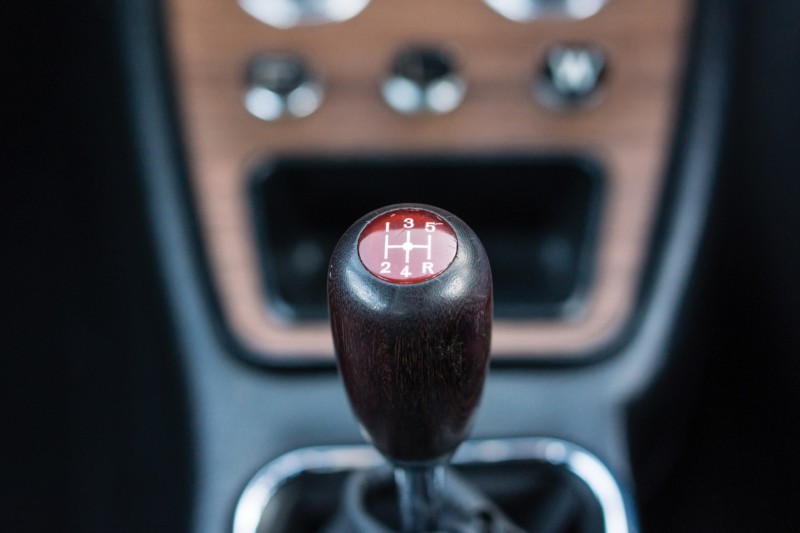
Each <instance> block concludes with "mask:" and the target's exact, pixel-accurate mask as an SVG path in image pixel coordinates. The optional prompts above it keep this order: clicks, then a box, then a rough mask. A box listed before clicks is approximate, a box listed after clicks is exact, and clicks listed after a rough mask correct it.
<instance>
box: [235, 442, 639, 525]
mask: <svg viewBox="0 0 800 533" xmlns="http://www.w3.org/2000/svg"><path fill="white" fill-rule="evenodd" d="M510 461H541V462H546V463H549V464H552V465H556V466H563V467H565V468H566V469H568V470H569V471H570V472H572V473H573V474H574V475H575V476H577V477H578V478H579V479H581V480H582V481H583V482H584V483H585V484H586V486H587V487H588V488H589V490H590V491H591V492H592V494H593V495H594V497H595V498H596V499H597V502H598V504H599V506H600V509H601V511H602V515H603V525H604V530H605V531H606V532H607V533H637V531H638V525H637V521H636V513H635V511H634V507H633V504H632V500H631V498H630V496H628V493H627V492H626V491H624V490H623V489H622V487H621V485H620V483H619V481H618V480H617V479H616V478H615V477H614V475H613V474H612V473H611V471H610V470H609V469H608V467H606V465H604V464H603V462H602V461H600V460H599V459H598V458H597V457H596V456H594V455H593V454H591V453H590V452H588V451H587V450H585V449H584V448H581V447H580V446H578V445H576V444H573V443H571V442H568V441H564V440H560V439H554V438H548V437H524V438H510V439H489V440H472V441H467V442H464V443H463V444H462V445H461V447H460V448H459V449H458V451H457V452H456V455H455V457H454V458H453V461H452V464H454V465H481V464H483V465H487V464H498V463H504V462H510ZM382 464H385V460H384V459H383V457H381V456H380V455H379V454H378V452H376V451H375V450H374V449H373V448H372V447H370V446H367V445H350V446H317V447H310V448H301V449H298V450H294V451H291V452H289V453H286V454H284V455H281V456H280V457H278V458H276V459H275V460H273V461H271V462H270V463H268V464H267V465H265V466H264V467H262V468H261V469H260V470H259V471H258V472H256V474H255V475H254V476H253V478H252V479H251V480H250V481H249V482H248V483H247V485H246V486H245V488H244V491H243V492H242V495H241V496H240V497H239V501H238V503H237V504H236V509H235V511H234V516H233V533H256V532H257V531H258V527H259V525H260V523H261V518H262V516H263V515H264V511H265V510H266V509H267V506H268V505H269V503H270V501H271V500H272V498H273V497H274V496H275V495H276V494H277V493H278V491H279V490H280V489H281V487H283V486H284V485H285V484H286V483H288V482H289V481H291V480H292V479H294V478H296V477H298V476H300V475H302V474H335V473H340V472H345V471H347V470H354V469H359V468H369V467H375V466H380V465H382Z"/></svg>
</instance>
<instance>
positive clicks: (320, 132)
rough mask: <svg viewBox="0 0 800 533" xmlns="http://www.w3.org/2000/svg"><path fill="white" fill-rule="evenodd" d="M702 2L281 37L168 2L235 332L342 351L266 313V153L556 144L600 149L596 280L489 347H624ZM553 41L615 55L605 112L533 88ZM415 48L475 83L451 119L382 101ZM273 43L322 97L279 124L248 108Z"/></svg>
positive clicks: (194, 151)
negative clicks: (578, 302)
mask: <svg viewBox="0 0 800 533" xmlns="http://www.w3.org/2000/svg"><path fill="white" fill-rule="evenodd" d="M691 7H692V6H691V0H670V1H665V0H613V1H611V2H609V4H608V5H607V6H606V7H605V8H604V9H603V10H602V11H601V12H600V13H598V14H597V15H595V16H593V17H591V18H589V19H585V20H581V21H569V22H567V21H549V22H548V21H542V22H534V23H530V24H519V23H515V22H512V21H509V20H506V19H504V18H503V17H501V16H499V15H497V14H496V13H494V12H493V11H492V10H491V9H489V8H488V7H487V6H485V5H484V4H483V2H480V1H478V0H437V1H436V2H431V1H430V0H404V1H403V2H393V1H390V0H373V2H372V3H371V4H370V5H369V6H368V7H367V8H366V9H365V10H364V11H363V13H361V14H360V15H359V16H357V17H355V18H354V19H352V20H349V21H347V22H344V23H340V24H331V25H326V26H319V27H314V28H295V29H291V30H279V29H274V28H270V27H269V26H266V25H264V24H262V23H260V22H258V21H256V20H255V19H253V18H251V17H250V16H249V15H247V14H246V13H245V12H244V11H242V10H241V9H240V8H239V7H238V5H237V4H236V2H235V1H233V0H168V1H167V32H168V38H169V40H170V47H171V52H172V64H173V67H174V70H175V79H176V84H177V91H176V92H177V95H178V101H179V113H180V121H181V129H182V132H183V137H184V140H185V143H186V153H187V154H188V167H189V172H190V176H189V181H190V184H191V187H192V193H193V199H194V202H195V205H196V212H197V216H198V219H199V226H200V233H201V236H202V239H203V244H204V248H205V250H206V251H207V260H208V263H209V270H210V272H211V278H212V281H213V285H214V289H215V294H216V296H217V298H218V299H219V304H220V307H221V309H222V315H223V317H224V320H225V321H226V323H227V326H228V327H229V328H230V330H231V331H232V333H233V336H234V337H235V338H236V339H237V341H238V342H239V343H241V344H242V345H243V347H244V348H245V349H246V350H247V351H248V352H249V353H252V354H256V356H257V357H258V358H259V359H262V358H263V360H264V361H275V362H282V363H287V362H289V363H291V362H293V361H298V362H310V361H319V360H332V357H333V351H332V342H331V336H330V330H329V326H328V325H327V323H301V324H290V323H286V322H284V321H283V320H282V319H281V318H280V316H278V315H277V314H275V313H273V312H271V311H270V306H269V305H267V303H268V298H269V296H268V294H267V293H266V290H265V287H264V286H263V276H262V275H261V272H260V268H261V267H260V265H259V254H258V251H257V249H256V245H255V243H256V238H255V232H254V228H253V227H252V219H251V215H250V212H249V204H248V200H247V180H248V177H249V176H250V173H251V170H252V169H253V168H254V165H256V164H257V162H259V161H261V160H263V158H265V157H273V156H279V155H282V154H312V155H317V156H336V155H337V154H346V155H351V154H354V153H359V154H365V155H370V154H387V153H388V154H397V155H413V154H438V153H443V154H454V155H458V154H474V153H493V154H496V153H513V154H519V153H534V154H535V153H540V154H546V153H550V152H554V151H555V152H558V153H589V154H591V155H592V156H593V157H594V158H595V159H596V160H598V161H600V162H601V163H602V164H603V165H604V167H605V170H606V175H607V190H606V191H605V203H604V206H603V212H602V216H601V219H602V225H601V228H600V229H599V232H598V233H599V246H598V251H597V259H596V261H597V264H596V265H595V276H594V279H593V283H592V286H591V288H590V290H589V293H588V298H587V300H586V303H585V305H584V306H583V307H582V308H581V309H580V310H579V311H578V312H576V313H575V314H573V315H570V316H569V317H567V318H562V319H558V320H552V319H547V320H545V319H543V320H530V321H511V320H498V321H496V323H495V327H494V334H493V346H492V351H493V353H494V354H495V355H496V356H497V357H500V358H509V359H519V358H525V359H533V360H536V359H542V358H547V359H553V358H556V359H566V360H572V359H575V358H580V357H582V356H583V355H584V354H587V353H589V352H593V351H596V350H598V349H599V348H600V347H602V346H603V345H605V344H606V343H608V342H610V341H612V340H613V339H614V338H616V337H617V336H618V335H619V333H620V332H621V331H622V329H623V327H624V326H625V324H626V323H627V322H628V320H629V319H630V318H631V315H632V312H633V309H634V305H635V301H636V297H637V291H638V289H639V286H640V282H641V277H642V272H643V266H644V261H645V255H646V251H647V248H648V240H649V238H650V237H651V234H652V230H653V225H654V219H655V213H656V212H657V207H658V201H659V196H660V193H661V191H662V188H663V186H664V179H665V167H666V162H667V161H666V160H667V156H668V151H669V148H670V146H669V144H670V142H669V141H670V139H671V134H672V126H673V123H674V117H675V112H676V108H677V95H678V90H679V85H680V81H681V75H682V72H683V69H682V66H683V58H684V52H685V50H684V48H685V44H686V37H687V34H688V26H689V23H690V19H691V17H690V15H691ZM559 42H585V43H592V44H596V45H599V46H601V47H602V48H603V49H604V50H605V51H606V52H607V54H608V57H609V62H610V64H609V72H608V76H607V77H606V80H605V83H604V87H603V95H602V99H601V101H600V102H599V104H598V105H595V106H593V107H591V108H587V109H582V110H578V111H561V112H559V111H553V110H551V109H548V108H546V107H544V106H541V105H538V104H537V103H536V102H535V100H534V99H533V98H532V97H531V92H530V85H531V79H532V75H533V72H534V71H535V69H536V66H537V65H538V64H540V63H541V61H542V57H543V54H544V53H545V52H546V50H547V49H548V47H549V46H551V45H552V44H553V43H559ZM409 43H412V44H413V43H436V44H441V45H442V46H445V47H447V48H448V49H449V50H451V51H452V52H453V54H454V56H455V57H457V58H458V60H459V61H458V64H459V67H460V69H461V73H462V75H463V76H464V78H465V79H466V80H467V81H468V84H469V86H468V92H467V96H466V99H465V100H464V102H463V104H462V105H461V107H459V108H458V109H457V110H456V111H455V112H453V113H451V114H449V115H445V116H437V117H424V118H423V117H404V116H400V115H398V114H397V113H395V112H393V111H392V110H391V109H390V108H389V107H388V106H387V105H386V104H385V103H384V102H383V101H382V100H381V96H380V91H379V85H380V82H381V77H382V76H383V75H384V74H385V72H386V69H387V68H388V64H389V62H390V61H391V57H392V55H393V53H394V52H395V51H396V50H397V49H399V48H400V47H402V46H403V45H406V44H409ZM262 51H282V52H283V51H292V52H295V53H298V54H300V55H301V56H302V57H305V58H306V59H307V60H308V61H309V62H310V64H311V65H312V68H314V69H315V70H316V71H317V72H318V73H319V74H320V76H321V77H322V80H323V83H324V85H325V91H326V93H325V100H324V102H323V104H322V106H321V107H320V109H319V110H318V111H317V112H316V113H314V114H313V115H311V116H309V117H306V118H304V119H299V120H291V121H282V122H277V123H265V122H262V121H259V120H257V119H255V118H254V117H252V116H250V115H249V114H248V113H247V111H246V110H245V109H244V107H243V105H242V95H243V92H244V89H245V84H244V81H245V79H244V73H245V71H246V68H247V64H248V62H249V61H250V59H251V58H252V57H253V55H254V54H257V53H259V52H262ZM376 207H377V206H376Z"/></svg>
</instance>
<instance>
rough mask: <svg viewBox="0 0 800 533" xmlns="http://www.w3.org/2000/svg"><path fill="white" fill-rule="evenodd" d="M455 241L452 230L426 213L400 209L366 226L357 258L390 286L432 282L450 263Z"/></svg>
mask: <svg viewBox="0 0 800 533" xmlns="http://www.w3.org/2000/svg"><path fill="white" fill-rule="evenodd" d="M457 251H458V240H457V239H456V233H455V231H453V227H452V226H451V225H450V224H449V223H448V222H447V221H446V220H445V219H443V218H442V217H440V216H439V215H437V214H435V213H432V212H430V211H428V210H425V209H411V208H400V209H395V210H394V211H389V212H387V213H384V214H382V215H380V216H379V217H377V218H376V219H375V220H373V221H372V222H370V223H369V224H367V227H365V228H364V231H362V232H361V236H359V238H358V257H359V258H360V259H361V263H363V265H364V266H365V267H366V269H367V270H369V271H370V272H371V273H372V274H374V275H375V276H376V277H378V278H380V279H382V280H384V281H389V282H391V283H402V284H406V283H419V282H421V281H425V280H429V279H431V278H435V277H436V276H438V275H439V274H441V273H442V272H444V271H445V270H447V267H449V266H450V264H451V263H452V262H453V259H455V257H456V252H457Z"/></svg>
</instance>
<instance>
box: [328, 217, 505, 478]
mask: <svg viewBox="0 0 800 533" xmlns="http://www.w3.org/2000/svg"><path fill="white" fill-rule="evenodd" d="M328 308H329V313H330V319H331V327H332V330H333V339H334V346H335V349H336V357H337V360H338V363H339V369H340V372H341V375H342V378H343V380H344V384H345V388H346V390H347V393H348V396H349V398H350V404H351V406H352V408H353V411H354V412H355V414H356V416H357V417H358V419H359V421H360V422H361V426H362V428H363V430H364V432H365V433H366V436H367V437H368V438H369V440H370V441H371V442H372V444H373V445H374V446H375V447H376V448H378V450H379V451H380V452H381V453H383V454H384V455H385V456H386V457H387V458H388V459H390V460H391V461H393V462H394V463H396V464H420V463H429V462H436V461H443V460H446V459H447V458H448V457H449V456H450V455H451V454H452V453H453V451H455V449H456V448H457V447H458V445H459V444H460V443H461V442H462V441H463V439H464V438H465V437H466V434H467V432H468V430H469V426H470V421H471V419H472V415H473V413H474V411H475V408H476V407H477V405H478V402H479V400H480V397H481V392H482V390H483V383H484V380H485V377H486V371H487V367H488V360H489V344H490V339H491V325H492V279H491V271H490V269H489V262H488V259H487V257H486V253H485V251H484V249H483V246H482V245H481V243H480V241H479V240H478V238H477V237H476V236H475V234H474V233H473V232H472V230H471V229H470V228H469V227H468V226H467V225H466V224H464V222H462V221H461V220H460V219H458V218H457V217H455V216H454V215H452V214H450V213H448V212H446V211H444V210H441V209H438V208H435V207H431V206H425V205H416V204H403V205H393V206H389V207H385V208H383V209H379V210H377V211H374V212H372V213H370V214H368V215H366V216H365V217H363V218H362V219H360V220H359V221H358V222H356V223H355V224H353V226H351V227H350V229H348V230H347V232H346V233H345V234H344V236H343V237H342V238H341V240H340V241H339V243H338V244H337V246H336V248H335V250H334V252H333V256H332V258H331V263H330V269H329V274H328Z"/></svg>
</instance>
